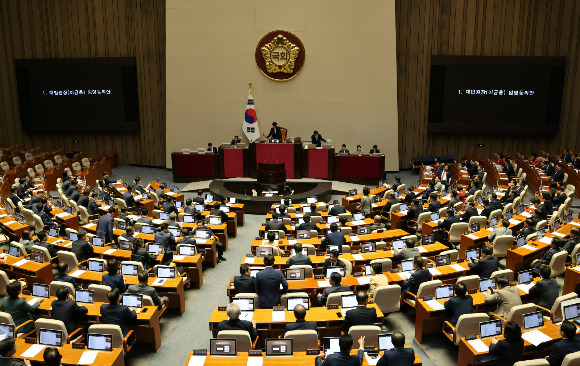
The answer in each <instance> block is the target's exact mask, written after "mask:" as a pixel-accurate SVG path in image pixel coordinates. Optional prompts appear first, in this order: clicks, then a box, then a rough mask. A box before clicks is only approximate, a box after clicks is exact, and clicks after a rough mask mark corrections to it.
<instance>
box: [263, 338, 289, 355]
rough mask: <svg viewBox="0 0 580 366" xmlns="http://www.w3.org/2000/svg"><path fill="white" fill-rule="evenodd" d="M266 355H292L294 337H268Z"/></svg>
mask: <svg viewBox="0 0 580 366" xmlns="http://www.w3.org/2000/svg"><path fill="white" fill-rule="evenodd" d="M266 356H292V338H288V339H278V338H271V339H266Z"/></svg>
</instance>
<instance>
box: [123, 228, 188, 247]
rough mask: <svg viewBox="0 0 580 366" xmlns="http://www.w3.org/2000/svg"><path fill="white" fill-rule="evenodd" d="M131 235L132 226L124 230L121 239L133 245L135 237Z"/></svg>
mask: <svg viewBox="0 0 580 366" xmlns="http://www.w3.org/2000/svg"><path fill="white" fill-rule="evenodd" d="M186 229H187V228H186ZM133 235H135V228H134V227H133V226H131V225H129V226H127V227H126V228H125V232H124V233H123V234H121V237H122V238H123V239H125V240H126V241H128V242H131V243H133V244H135V241H136V240H137V239H135V237H134V236H133ZM184 244H189V243H184ZM194 244H195V242H194Z"/></svg>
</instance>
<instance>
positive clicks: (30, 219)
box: [20, 208, 35, 227]
mask: <svg viewBox="0 0 580 366" xmlns="http://www.w3.org/2000/svg"><path fill="white" fill-rule="evenodd" d="M20 213H21V214H22V216H24V222H25V223H26V225H28V226H31V227H34V225H35V224H34V216H32V215H34V211H32V210H29V209H27V208H24V209H21V210H20Z"/></svg>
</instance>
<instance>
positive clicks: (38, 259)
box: [30, 250, 44, 263]
mask: <svg viewBox="0 0 580 366" xmlns="http://www.w3.org/2000/svg"><path fill="white" fill-rule="evenodd" d="M30 261H32V262H35V263H44V254H43V253H41V252H37V251H36V250H33V251H32V252H30Z"/></svg>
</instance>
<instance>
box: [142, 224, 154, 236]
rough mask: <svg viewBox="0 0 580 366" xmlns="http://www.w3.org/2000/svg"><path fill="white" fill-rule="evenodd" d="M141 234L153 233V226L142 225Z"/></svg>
mask: <svg viewBox="0 0 580 366" xmlns="http://www.w3.org/2000/svg"><path fill="white" fill-rule="evenodd" d="M141 234H153V227H151V226H150V225H143V226H141Z"/></svg>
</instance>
